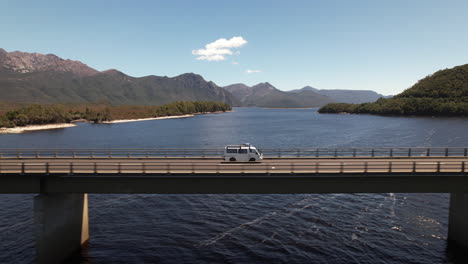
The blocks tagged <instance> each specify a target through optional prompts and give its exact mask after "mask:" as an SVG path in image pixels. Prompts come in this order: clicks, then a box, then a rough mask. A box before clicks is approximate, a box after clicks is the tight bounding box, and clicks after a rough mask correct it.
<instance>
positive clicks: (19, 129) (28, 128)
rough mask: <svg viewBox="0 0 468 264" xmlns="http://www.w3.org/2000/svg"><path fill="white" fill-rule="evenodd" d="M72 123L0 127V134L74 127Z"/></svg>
mask: <svg viewBox="0 0 468 264" xmlns="http://www.w3.org/2000/svg"><path fill="white" fill-rule="evenodd" d="M75 126H76V125H75V124H73V123H70V124H68V123H59V124H47V125H27V126H19V127H11V128H0V134H19V133H23V132H28V131H38V130H50V129H60V128H67V127H75Z"/></svg>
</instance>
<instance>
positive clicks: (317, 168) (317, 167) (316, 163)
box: [315, 162, 319, 174]
mask: <svg viewBox="0 0 468 264" xmlns="http://www.w3.org/2000/svg"><path fill="white" fill-rule="evenodd" d="M317 173H319V163H318V162H315V174H317Z"/></svg>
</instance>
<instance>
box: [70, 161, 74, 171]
mask: <svg viewBox="0 0 468 264" xmlns="http://www.w3.org/2000/svg"><path fill="white" fill-rule="evenodd" d="M70 174H73V162H70Z"/></svg>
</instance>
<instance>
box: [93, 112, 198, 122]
mask: <svg viewBox="0 0 468 264" xmlns="http://www.w3.org/2000/svg"><path fill="white" fill-rule="evenodd" d="M193 116H195V114H189V115H178V116H160V117H148V118H137V119H117V120H112V121H103V122H99V123H96V124H118V123H128V122H138V121H150V120H159V119H172V118H187V117H193Z"/></svg>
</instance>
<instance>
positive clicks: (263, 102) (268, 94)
mask: <svg viewBox="0 0 468 264" xmlns="http://www.w3.org/2000/svg"><path fill="white" fill-rule="evenodd" d="M223 88H224V89H226V90H227V91H229V92H230V93H232V94H233V95H234V96H235V97H236V98H237V99H238V100H239V101H240V102H241V104H242V105H243V106H260V107H319V106H323V105H326V104H328V103H332V102H334V103H367V102H375V101H377V100H378V99H379V98H381V97H385V96H383V95H381V94H378V93H376V92H374V91H370V90H319V89H316V88H313V87H310V86H306V87H304V88H302V89H297V90H291V91H287V92H285V91H281V90H278V89H277V88H275V87H274V86H273V85H271V84H270V83H268V82H266V83H259V84H257V85H254V86H247V85H245V84H242V83H237V84H232V85H228V86H224V87H223Z"/></svg>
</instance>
